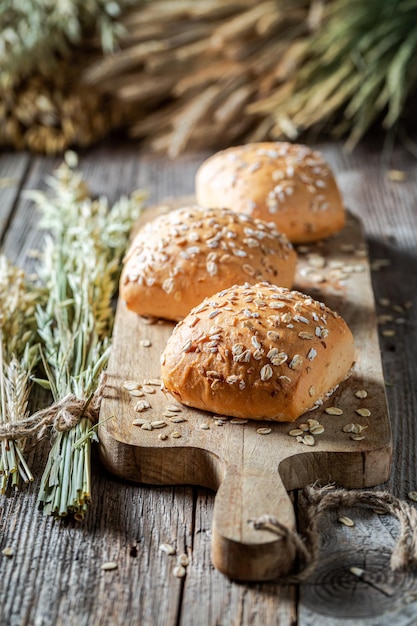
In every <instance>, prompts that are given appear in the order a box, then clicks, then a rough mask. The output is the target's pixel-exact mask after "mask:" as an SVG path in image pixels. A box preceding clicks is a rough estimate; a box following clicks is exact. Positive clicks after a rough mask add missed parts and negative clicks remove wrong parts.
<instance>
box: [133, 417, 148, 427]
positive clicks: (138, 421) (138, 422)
mask: <svg viewBox="0 0 417 626" xmlns="http://www.w3.org/2000/svg"><path fill="white" fill-rule="evenodd" d="M147 422H148V420H145V419H142V418H141V417H138V418H137V419H135V420H133V422H132V424H133V426H142V425H143V424H147Z"/></svg>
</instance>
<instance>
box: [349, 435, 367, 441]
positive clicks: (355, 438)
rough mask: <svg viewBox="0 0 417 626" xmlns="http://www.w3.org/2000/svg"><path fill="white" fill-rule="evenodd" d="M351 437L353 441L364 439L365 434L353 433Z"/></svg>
mask: <svg viewBox="0 0 417 626" xmlns="http://www.w3.org/2000/svg"><path fill="white" fill-rule="evenodd" d="M350 438H351V439H352V440H353V441H362V440H363V439H365V435H351V436H350Z"/></svg>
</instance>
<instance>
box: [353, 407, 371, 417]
mask: <svg viewBox="0 0 417 626" xmlns="http://www.w3.org/2000/svg"><path fill="white" fill-rule="evenodd" d="M355 413H357V414H358V415H360V416H361V417H369V416H370V415H371V411H370V410H369V409H365V408H361V409H355Z"/></svg>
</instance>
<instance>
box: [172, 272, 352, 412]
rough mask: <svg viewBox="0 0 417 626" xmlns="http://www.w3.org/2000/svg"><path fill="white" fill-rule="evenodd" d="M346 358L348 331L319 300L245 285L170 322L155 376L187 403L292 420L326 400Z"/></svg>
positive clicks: (347, 361) (343, 369)
mask: <svg viewBox="0 0 417 626" xmlns="http://www.w3.org/2000/svg"><path fill="white" fill-rule="evenodd" d="M353 359H354V342H353V337H352V333H351V332H350V330H349V328H348V326H347V324H346V323H345V322H344V320H343V319H342V318H341V317H340V316H339V315H338V314H337V313H335V312H333V311H331V310H330V309H329V308H327V307H326V306H325V305H324V304H323V303H321V302H317V301H314V300H312V298H311V297H309V296H307V295H304V294H302V293H299V292H296V291H288V290H287V289H281V288H279V287H276V286H274V285H271V284H268V283H260V284H256V285H252V286H251V285H249V284H247V285H243V286H242V285H240V286H233V287H230V288H229V289H225V290H224V291H222V292H220V293H217V294H215V295H213V296H212V297H211V298H207V299H206V300H204V302H202V303H201V304H200V305H199V306H198V307H196V308H194V309H193V310H192V311H191V312H190V313H189V315H187V317H186V318H185V319H184V320H183V321H182V322H180V323H179V324H177V326H176V327H175V329H174V331H173V333H172V335H171V337H170V338H169V340H168V342H167V345H166V348H165V351H164V352H163V354H162V359H161V375H162V381H163V384H164V386H165V388H166V390H167V391H169V392H170V393H171V394H172V395H173V396H175V398H176V399H177V400H178V401H179V402H182V403H183V404H186V405H188V406H192V407H195V408H198V409H203V410H206V411H212V412H213V413H219V414H222V415H229V416H235V417H241V418H251V419H254V420H260V419H268V420H275V421H278V422H287V421H288V422H291V421H294V420H295V419H296V418H297V417H299V416H300V415H301V414H302V413H304V412H305V411H307V410H309V409H311V408H314V407H316V406H319V405H320V404H321V403H322V401H323V400H324V399H325V398H326V396H330V395H331V393H332V391H333V390H334V388H335V387H336V386H337V385H338V384H339V383H340V381H342V380H343V379H344V378H345V377H346V376H347V374H348V373H349V370H350V368H351V366H352V364H353Z"/></svg>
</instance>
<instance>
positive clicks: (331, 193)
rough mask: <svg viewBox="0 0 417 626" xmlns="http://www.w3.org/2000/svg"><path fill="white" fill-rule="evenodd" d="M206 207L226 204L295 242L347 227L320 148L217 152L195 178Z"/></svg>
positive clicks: (273, 146) (276, 146) (262, 146)
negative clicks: (268, 225)
mask: <svg viewBox="0 0 417 626" xmlns="http://www.w3.org/2000/svg"><path fill="white" fill-rule="evenodd" d="M196 196H197V202H198V204H201V205H202V206H214V207H216V206H226V207H229V208H231V209H233V210H234V211H239V212H241V213H245V214H247V215H251V216H253V217H256V218H259V219H263V220H266V221H273V222H274V223H275V224H276V225H277V228H278V230H280V231H281V232H283V233H285V234H286V235H287V237H288V238H289V240H290V241H292V242H293V243H301V242H308V241H315V240H317V239H322V238H325V237H328V236H329V235H332V234H333V233H336V232H338V231H339V230H341V229H342V228H343V226H344V225H345V209H344V206H343V202H342V198H341V195H340V193H339V189H338V187H337V184H336V181H335V179H334V176H333V174H332V172H331V170H330V168H329V166H328V165H327V163H326V162H325V160H324V159H323V157H322V155H321V154H320V153H319V152H317V151H316V150H311V149H310V148H308V147H307V146H303V145H298V144H290V143H284V142H282V143H281V142H274V143H272V142H264V143H252V144H247V145H244V146H237V147H232V148H228V149H226V150H223V151H221V152H217V153H216V154H214V155H213V156H211V157H210V158H209V159H207V160H206V161H204V163H202V165H201V166H200V168H199V169H198V171H197V175H196Z"/></svg>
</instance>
